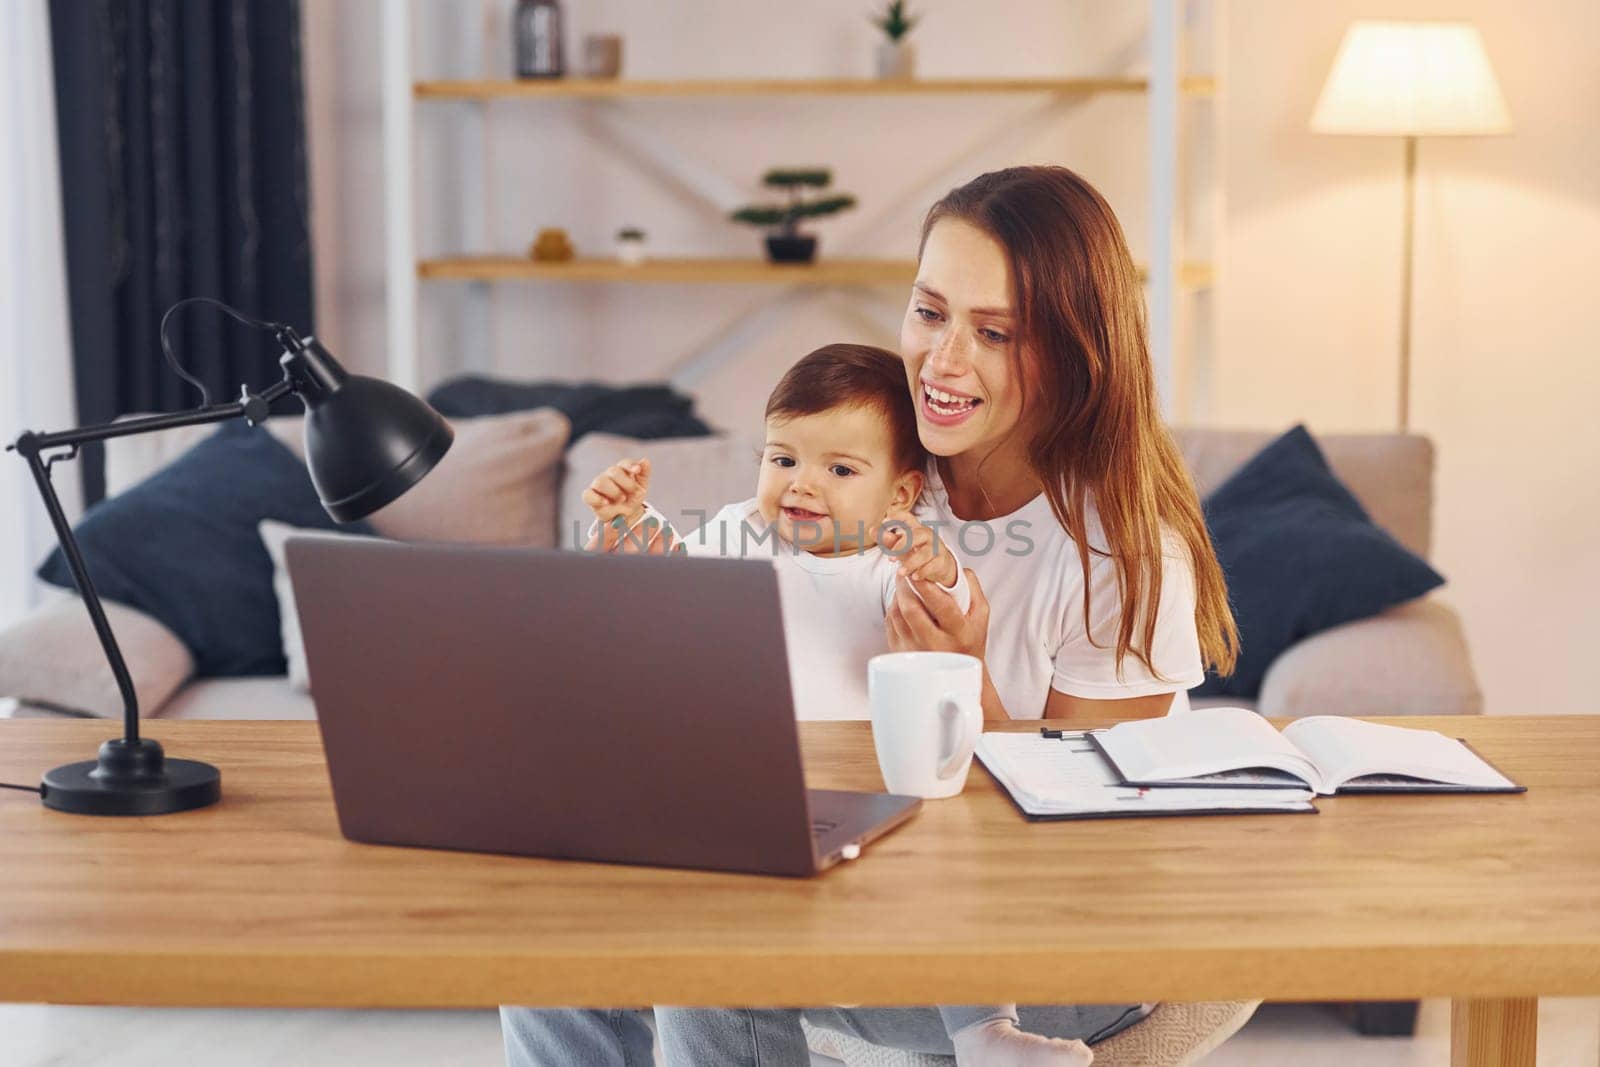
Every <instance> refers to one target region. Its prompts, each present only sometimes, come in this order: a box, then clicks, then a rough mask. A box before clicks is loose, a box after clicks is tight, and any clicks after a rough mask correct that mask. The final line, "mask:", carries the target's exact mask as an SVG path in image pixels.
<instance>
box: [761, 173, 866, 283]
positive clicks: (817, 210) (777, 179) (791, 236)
mask: <svg viewBox="0 0 1600 1067" xmlns="http://www.w3.org/2000/svg"><path fill="white" fill-rule="evenodd" d="M832 183H833V172H832V171H830V170H826V169H822V168H812V169H794V170H769V171H767V173H766V174H765V175H763V176H762V178H761V184H762V185H765V186H766V187H767V188H769V189H782V190H784V191H785V192H787V193H788V194H789V202H788V203H787V204H752V205H750V206H749V207H743V208H740V209H739V210H738V211H735V212H734V213H733V216H732V218H733V221H735V222H744V223H748V224H750V225H752V226H765V227H768V228H769V229H771V230H772V231H773V232H772V233H770V234H768V235H767V258H768V259H770V260H772V262H774V263H810V262H811V261H812V260H813V259H815V258H816V256H817V239H816V237H814V236H812V235H811V234H804V233H801V232H800V222H801V220H803V219H820V218H823V217H825V216H828V215H836V214H838V213H839V212H841V211H845V210H847V209H849V208H853V207H855V206H856V198H855V197H853V196H849V195H847V194H845V193H835V194H834V195H832V196H821V195H815V196H814V198H811V199H808V197H807V193H808V192H809V193H811V194H820V192H821V190H823V189H826V188H827V187H828V186H829V185H830V184H832Z"/></svg>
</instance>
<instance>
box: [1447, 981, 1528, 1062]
mask: <svg viewBox="0 0 1600 1067" xmlns="http://www.w3.org/2000/svg"><path fill="white" fill-rule="evenodd" d="M1538 1044H1539V1001H1538V999H1537V998H1529V997H1525V998H1521V999H1517V1000H1454V1001H1451V1002H1450V1067H1534V1050H1535V1049H1536V1048H1537V1047H1538Z"/></svg>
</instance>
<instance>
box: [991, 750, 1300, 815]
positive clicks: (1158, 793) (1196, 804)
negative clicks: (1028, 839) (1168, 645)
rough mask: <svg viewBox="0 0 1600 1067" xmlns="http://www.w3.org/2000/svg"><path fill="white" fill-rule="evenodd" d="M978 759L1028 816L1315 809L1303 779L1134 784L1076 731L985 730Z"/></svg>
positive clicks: (1228, 812) (1229, 813) (1217, 813)
mask: <svg viewBox="0 0 1600 1067" xmlns="http://www.w3.org/2000/svg"><path fill="white" fill-rule="evenodd" d="M977 754H978V759H979V760H980V761H982V763H983V765H984V766H985V767H987V768H988V769H989V773H990V774H992V775H994V776H995V778H996V779H997V780H998V781H999V782H1000V784H1001V785H1003V786H1005V788H1006V791H1007V792H1008V793H1010V794H1011V799H1012V800H1013V801H1014V802H1015V803H1016V805H1017V807H1018V808H1021V809H1022V813H1023V814H1024V815H1026V816H1027V817H1028V818H1030V819H1112V818H1129V817H1138V816H1147V815H1231V814H1243V813H1248V812H1307V813H1313V814H1314V813H1315V812H1316V810H1317V809H1316V807H1315V805H1313V804H1312V796H1313V794H1312V792H1311V790H1309V789H1307V788H1306V787H1305V785H1304V784H1303V783H1300V782H1291V783H1289V784H1288V785H1287V786H1282V785H1280V786H1277V787H1274V788H1266V789H1262V788H1247V789H1218V788H1216V787H1215V786H1207V787H1205V788H1197V789H1177V788H1175V789H1141V788H1138V787H1137V786H1126V785H1123V784H1122V779H1121V775H1119V774H1118V773H1117V771H1116V769H1115V768H1114V767H1112V766H1111V764H1110V763H1109V762H1108V761H1107V760H1106V758H1105V757H1104V756H1103V755H1101V754H1100V750H1099V749H1097V748H1096V747H1095V746H1094V745H1093V744H1092V743H1091V742H1090V741H1089V739H1088V736H1087V735H1086V734H1083V733H1071V732H1064V733H1057V732H1056V731H1053V730H1052V731H1048V732H1047V734H1041V733H1040V732H1039V731H1034V732H1031V733H986V734H984V735H983V736H982V737H981V738H980V739H979V740H978V748H977Z"/></svg>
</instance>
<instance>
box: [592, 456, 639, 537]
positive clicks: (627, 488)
mask: <svg viewBox="0 0 1600 1067" xmlns="http://www.w3.org/2000/svg"><path fill="white" fill-rule="evenodd" d="M649 488H650V461H649V460H647V459H625V460H623V461H621V462H620V463H613V464H612V465H611V466H610V467H608V468H606V470H605V472H604V473H603V474H601V475H600V477H598V478H596V479H595V480H594V481H592V482H590V483H589V488H587V489H585V490H584V491H583V502H584V503H585V504H587V505H589V509H590V510H591V511H593V512H594V517H595V518H596V519H598V520H599V521H600V523H601V524H602V525H604V524H605V523H608V522H611V521H613V520H615V519H622V520H623V522H624V524H625V525H627V526H632V525H633V524H634V523H636V522H638V521H639V518H640V516H642V515H643V514H644V496H645V491H646V490H647V489H649Z"/></svg>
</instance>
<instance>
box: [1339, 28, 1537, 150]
mask: <svg viewBox="0 0 1600 1067" xmlns="http://www.w3.org/2000/svg"><path fill="white" fill-rule="evenodd" d="M1311 129H1312V131H1313V132H1316V133H1346V134H1379V135H1391V136H1392V135H1397V134H1398V135H1409V136H1440V135H1445V136H1448V135H1452V134H1454V135H1463V134H1490V133H1509V132H1511V115H1510V113H1509V112H1508V111H1507V110H1506V102H1505V98H1504V97H1503V96H1501V94H1500V85H1499V83H1498V82H1496V81H1495V77H1494V69H1493V68H1492V67H1490V65H1489V57H1488V55H1487V54H1486V53H1485V52H1484V50H1483V38H1482V37H1481V36H1479V34H1478V29H1477V27H1476V26H1473V25H1472V24H1471V23H1468V22H1388V21H1383V22H1377V21H1361V22H1356V23H1353V24H1352V25H1351V26H1350V28H1349V29H1348V30H1346V31H1345V35H1344V40H1343V41H1342V42H1341V43H1340V45H1339V54H1338V55H1337V56H1336V57H1335V58H1334V61H1333V69H1332V70H1331V71H1330V72H1329V74H1328V80H1327V82H1326V84H1324V85H1323V87H1322V95H1321V96H1320V97H1319V98H1318V99H1317V106H1316V110H1315V111H1313V112H1312V115H1311Z"/></svg>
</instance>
